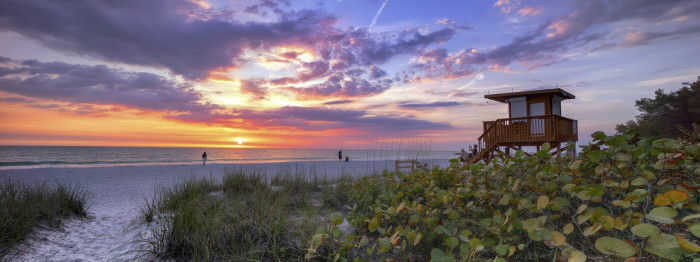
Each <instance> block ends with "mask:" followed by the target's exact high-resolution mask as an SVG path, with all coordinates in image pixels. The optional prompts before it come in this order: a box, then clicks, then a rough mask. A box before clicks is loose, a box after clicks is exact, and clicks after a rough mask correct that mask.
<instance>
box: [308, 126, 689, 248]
mask: <svg viewBox="0 0 700 262" xmlns="http://www.w3.org/2000/svg"><path fill="white" fill-rule="evenodd" d="M593 138H594V141H593V143H591V144H590V145H588V146H585V147H584V149H583V152H582V153H581V155H580V156H579V157H578V158H577V159H571V158H568V157H561V158H559V157H554V156H552V155H551V153H550V150H549V145H544V146H542V150H540V151H539V152H537V153H536V154H535V155H533V156H528V155H526V154H525V153H524V152H522V151H520V152H517V153H516V154H515V156H514V157H500V158H498V159H496V160H494V161H492V162H491V163H489V164H488V165H486V164H483V163H477V164H472V165H464V166H460V165H459V164H458V163H453V165H451V166H450V167H448V168H446V169H434V170H432V171H429V172H424V171H417V172H415V173H413V174H406V175H397V176H395V175H394V174H385V175H384V176H382V177H372V178H366V179H363V181H362V183H361V184H357V185H355V187H353V191H352V193H351V195H352V197H351V199H352V201H353V202H354V203H355V204H356V205H355V209H354V212H353V214H352V216H351V217H349V218H348V219H349V220H351V221H352V223H353V224H354V225H356V227H357V229H358V231H357V234H355V235H352V236H348V237H346V238H345V239H341V238H340V235H337V234H332V232H334V230H335V228H334V227H336V226H337V224H336V223H333V222H331V224H330V225H329V227H328V229H327V230H326V231H325V232H320V233H319V234H317V235H315V236H314V238H315V239H317V240H323V241H330V242H331V243H332V246H336V248H335V249H334V250H332V252H331V254H327V257H328V258H330V259H333V260H336V259H340V260H346V259H347V258H351V257H356V256H360V257H363V258H377V257H380V258H392V259H403V260H409V261H427V260H432V261H472V260H495V261H506V260H512V261H534V260H548V261H549V260H551V261H554V260H557V261H561V260H569V261H585V260H587V259H589V260H629V261H635V260H642V259H644V260H671V261H691V260H694V259H700V255H699V254H698V252H700V245H698V241H699V240H700V204H698V202H699V201H698V200H699V196H698V195H699V191H700V166H699V165H698V161H697V159H698V158H700V144H692V143H691V142H688V141H687V140H686V141H685V142H683V141H679V140H673V139H660V140H652V139H648V138H643V139H639V138H638V137H636V136H635V135H631V134H622V135H614V136H606V135H605V134H603V133H602V132H597V133H594V134H593ZM334 220H337V218H336V219H333V218H331V219H330V221H334ZM312 240H313V239H312ZM316 246H320V244H318V243H314V242H313V241H312V242H311V245H310V248H309V252H308V255H309V257H314V256H320V255H319V254H317V252H316V251H315V250H313V249H314V248H315V247H316ZM341 258H342V259H341Z"/></svg>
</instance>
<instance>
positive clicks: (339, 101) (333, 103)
mask: <svg viewBox="0 0 700 262" xmlns="http://www.w3.org/2000/svg"><path fill="white" fill-rule="evenodd" d="M352 102H353V101H352V100H336V101H328V102H325V103H323V104H324V105H327V106H328V105H341V104H348V103H352Z"/></svg>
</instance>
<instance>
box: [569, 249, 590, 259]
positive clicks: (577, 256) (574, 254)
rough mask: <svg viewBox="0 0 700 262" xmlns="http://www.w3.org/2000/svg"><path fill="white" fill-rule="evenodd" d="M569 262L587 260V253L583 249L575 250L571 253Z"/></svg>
mask: <svg viewBox="0 0 700 262" xmlns="http://www.w3.org/2000/svg"><path fill="white" fill-rule="evenodd" d="M568 262H586V254H584V253H583V252H581V251H578V250H574V252H571V255H569V261H568Z"/></svg>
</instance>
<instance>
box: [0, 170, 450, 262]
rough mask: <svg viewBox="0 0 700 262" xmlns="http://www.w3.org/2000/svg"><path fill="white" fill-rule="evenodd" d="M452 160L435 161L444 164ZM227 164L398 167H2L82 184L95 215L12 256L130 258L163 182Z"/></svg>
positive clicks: (11, 173)
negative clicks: (146, 203)
mask: <svg viewBox="0 0 700 262" xmlns="http://www.w3.org/2000/svg"><path fill="white" fill-rule="evenodd" d="M446 163H447V160H440V161H436V162H433V163H432V164H441V165H442V166H444V165H445V164H446ZM226 168H229V169H231V168H244V169H255V170H257V171H259V172H261V173H262V174H266V175H267V176H268V177H269V176H274V175H277V174H280V173H285V172H287V171H289V170H292V172H293V173H294V172H298V173H306V174H316V175H317V176H319V177H324V176H325V177H328V178H333V177H336V176H339V175H353V176H357V175H365V174H370V173H375V172H381V170H384V169H388V170H393V168H394V162H393V161H372V162H370V161H353V162H347V163H346V162H334V161H330V162H292V163H267V164H240V165H235V166H234V165H224V164H211V165H206V166H201V165H169V166H123V167H92V168H37V169H18V170H0V183H5V182H7V181H8V180H19V181H24V182H30V183H33V182H41V181H48V182H60V183H63V184H73V185H75V184H78V185H80V186H82V187H83V188H85V189H87V190H88V192H90V199H89V201H88V206H89V210H88V213H89V215H90V216H91V217H93V218H92V219H88V220H71V221H68V223H66V226H65V230H62V231H45V230H41V231H40V232H39V235H40V236H41V239H40V240H39V241H32V243H31V244H32V245H31V247H30V248H28V249H27V250H28V252H24V253H22V254H21V255H20V256H18V257H15V258H13V259H12V260H13V261H108V260H112V261H129V260H133V257H134V256H136V255H138V254H139V253H138V252H136V251H135V250H137V249H138V247H137V245H136V244H134V240H135V239H136V238H137V237H139V236H140V235H141V234H145V232H147V227H146V226H145V225H134V224H133V221H134V219H136V218H137V217H138V214H139V205H140V204H141V203H142V202H143V199H144V198H151V197H153V192H154V189H155V188H157V187H158V186H170V185H172V184H174V183H177V182H179V181H182V180H183V179H185V178H188V177H208V176H211V177H214V178H217V179H218V178H220V177H221V176H222V174H223V173H224V170H225V169H226Z"/></svg>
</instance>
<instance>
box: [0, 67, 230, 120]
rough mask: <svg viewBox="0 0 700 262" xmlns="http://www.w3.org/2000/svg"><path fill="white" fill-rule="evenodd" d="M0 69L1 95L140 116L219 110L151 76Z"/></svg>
mask: <svg viewBox="0 0 700 262" xmlns="http://www.w3.org/2000/svg"><path fill="white" fill-rule="evenodd" d="M17 62H18V63H14V64H11V65H6V66H0V69H4V70H7V71H9V72H10V73H9V74H7V75H5V76H3V77H0V91H2V92H7V93H12V94H18V95H22V96H26V97H32V98H41V99H49V100H55V101H62V102H69V103H88V104H103V105H123V106H128V107H134V108H138V109H143V110H155V111H172V112H180V113H208V112H210V111H211V110H215V109H221V107H219V106H216V105H212V104H208V103H206V104H202V103H201V102H200V101H201V100H202V95H201V94H200V93H198V92H196V91H194V90H192V89H191V87H190V86H189V85H188V84H180V83H175V82H172V81H170V80H167V79H165V78H163V77H161V76H158V75H154V74H151V73H132V72H125V71H121V70H117V69H113V68H109V67H107V66H104V65H96V66H90V65H72V64H66V63H61V62H51V63H42V62H38V61H36V60H25V61H17Z"/></svg>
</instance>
